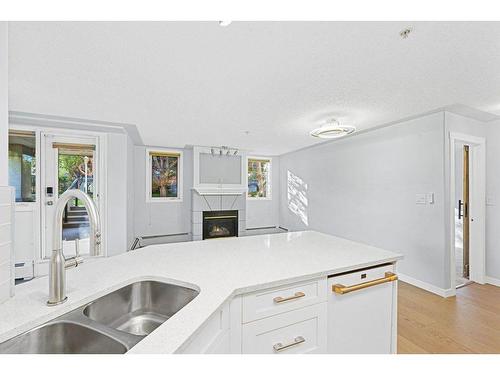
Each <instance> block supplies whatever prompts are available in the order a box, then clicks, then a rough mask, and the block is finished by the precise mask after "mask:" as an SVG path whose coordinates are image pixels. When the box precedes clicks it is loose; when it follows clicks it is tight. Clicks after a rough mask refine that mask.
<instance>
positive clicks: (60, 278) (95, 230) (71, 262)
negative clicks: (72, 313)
mask: <svg viewBox="0 0 500 375" xmlns="http://www.w3.org/2000/svg"><path fill="white" fill-rule="evenodd" d="M73 198H78V199H80V200H82V201H83V203H84V205H85V207H86V208H87V212H88V214H89V220H90V236H89V238H90V255H99V247H100V244H101V232H100V230H101V222H100V219H99V213H98V212H97V206H96V205H95V203H94V201H93V200H92V198H90V197H89V196H88V195H87V194H85V193H84V192H83V191H81V190H78V189H70V190H66V191H65V192H64V193H63V194H62V195H61V196H60V197H59V200H58V201H57V204H56V207H55V218H54V234H53V248H52V255H51V257H50V266H49V300H48V301H47V305H48V306H55V305H59V304H61V303H64V302H66V300H67V299H68V297H67V296H66V269H67V268H73V267H77V266H78V265H79V264H80V263H82V262H83V258H82V257H80V256H79V255H80V254H78V245H76V249H77V254H76V255H75V256H74V257H71V258H68V259H66V258H64V254H63V248H62V217H63V213H64V207H66V204H67V203H68V201H69V200H70V199H73Z"/></svg>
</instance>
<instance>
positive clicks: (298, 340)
mask: <svg viewBox="0 0 500 375" xmlns="http://www.w3.org/2000/svg"><path fill="white" fill-rule="evenodd" d="M304 342H306V339H305V338H303V337H302V336H297V337H296V338H294V339H293V341H292V342H291V343H289V344H286V345H283V344H282V343H281V342H279V343H277V344H274V345H273V349H274V351H275V352H277V353H279V352H281V351H282V350H285V349H289V348H292V347H294V346H297V345H299V344H302V343H304Z"/></svg>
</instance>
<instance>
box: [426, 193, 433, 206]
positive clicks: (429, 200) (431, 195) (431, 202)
mask: <svg viewBox="0 0 500 375" xmlns="http://www.w3.org/2000/svg"><path fill="white" fill-rule="evenodd" d="M427 203H429V204H434V193H427Z"/></svg>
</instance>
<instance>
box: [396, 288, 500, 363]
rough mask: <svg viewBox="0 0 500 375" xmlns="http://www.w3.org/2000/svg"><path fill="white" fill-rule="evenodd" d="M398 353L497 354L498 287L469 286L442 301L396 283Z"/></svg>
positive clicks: (499, 344)
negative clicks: (397, 287) (397, 286)
mask: <svg viewBox="0 0 500 375" xmlns="http://www.w3.org/2000/svg"><path fill="white" fill-rule="evenodd" d="M398 353H400V354H408V353H500V288H499V287H495V286H492V285H479V284H470V285H468V286H465V287H463V288H460V289H458V290H457V296H456V297H450V298H442V297H439V296H437V295H435V294H432V293H429V292H427V291H425V290H423V289H419V288H416V287H414V286H412V285H409V284H406V283H403V282H401V281H400V282H399V292H398Z"/></svg>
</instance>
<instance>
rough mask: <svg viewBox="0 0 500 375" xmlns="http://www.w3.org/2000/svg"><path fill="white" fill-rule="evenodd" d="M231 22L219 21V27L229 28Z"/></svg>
mask: <svg viewBox="0 0 500 375" xmlns="http://www.w3.org/2000/svg"><path fill="white" fill-rule="evenodd" d="M231 22H233V21H219V26H222V27H226V26H229V25H230V24H231Z"/></svg>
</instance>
